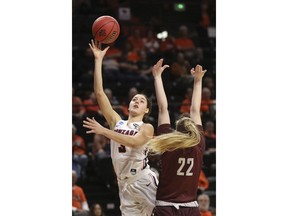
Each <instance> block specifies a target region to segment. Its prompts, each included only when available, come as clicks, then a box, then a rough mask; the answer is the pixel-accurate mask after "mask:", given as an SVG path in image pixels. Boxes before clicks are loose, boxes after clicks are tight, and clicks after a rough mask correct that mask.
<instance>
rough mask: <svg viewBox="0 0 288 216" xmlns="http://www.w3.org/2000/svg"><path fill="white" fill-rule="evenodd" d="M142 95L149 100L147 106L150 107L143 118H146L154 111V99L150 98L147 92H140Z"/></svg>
mask: <svg viewBox="0 0 288 216" xmlns="http://www.w3.org/2000/svg"><path fill="white" fill-rule="evenodd" d="M139 94H140V95H143V96H144V97H145V98H146V100H147V108H148V109H149V111H148V113H145V115H144V117H143V120H146V119H147V117H148V116H149V115H150V113H151V111H152V99H150V98H148V96H147V95H146V94H145V93H143V92H142V93H139Z"/></svg>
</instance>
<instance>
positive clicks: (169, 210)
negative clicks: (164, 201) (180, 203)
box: [153, 206, 200, 216]
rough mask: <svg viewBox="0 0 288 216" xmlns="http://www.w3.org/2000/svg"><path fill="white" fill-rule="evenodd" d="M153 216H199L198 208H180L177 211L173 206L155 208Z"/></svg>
mask: <svg viewBox="0 0 288 216" xmlns="http://www.w3.org/2000/svg"><path fill="white" fill-rule="evenodd" d="M153 213H154V216H200V211H199V208H198V207H180V208H179V209H178V210H177V209H176V208H175V207H174V206H156V207H155V208H154V212H153Z"/></svg>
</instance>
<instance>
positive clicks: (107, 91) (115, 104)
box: [104, 88, 122, 115]
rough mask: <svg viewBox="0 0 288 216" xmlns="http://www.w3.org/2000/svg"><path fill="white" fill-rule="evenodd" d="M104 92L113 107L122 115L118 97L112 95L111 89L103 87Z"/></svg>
mask: <svg viewBox="0 0 288 216" xmlns="http://www.w3.org/2000/svg"><path fill="white" fill-rule="evenodd" d="M104 92H105V94H106V95H107V97H108V100H109V101H110V103H111V105H112V107H113V109H114V110H115V111H116V112H117V113H118V114H120V115H122V105H121V104H120V103H119V101H118V99H117V98H116V97H114V95H113V91H112V90H111V89H110V88H105V89H104Z"/></svg>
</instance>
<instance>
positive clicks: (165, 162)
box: [156, 124, 205, 203]
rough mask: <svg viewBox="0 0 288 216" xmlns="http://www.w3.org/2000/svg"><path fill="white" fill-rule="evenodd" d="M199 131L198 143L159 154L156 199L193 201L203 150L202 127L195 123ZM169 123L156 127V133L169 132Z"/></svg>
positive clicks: (176, 201)
mask: <svg viewBox="0 0 288 216" xmlns="http://www.w3.org/2000/svg"><path fill="white" fill-rule="evenodd" d="M197 127H198V129H199V130H200V132H201V140H200V143H199V144H198V145H196V146H194V147H191V148H185V149H177V150H175V151H171V152H165V153H163V154H162V155H161V158H160V160H161V169H160V175H159V185H158V189H157V195H156V199H157V200H162V201H166V202H174V203H185V202H191V201H195V200H196V197H197V188H198V180H199V175H200V171H201V168H202V162H203V152H204V151H205V138H204V135H203V128H202V126H201V125H197ZM170 132H171V128H170V124H163V125H160V126H159V127H158V131H157V133H158V135H161V134H164V133H170Z"/></svg>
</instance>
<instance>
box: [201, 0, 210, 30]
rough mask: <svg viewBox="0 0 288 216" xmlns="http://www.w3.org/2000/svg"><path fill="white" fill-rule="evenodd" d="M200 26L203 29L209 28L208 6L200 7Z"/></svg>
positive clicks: (205, 4) (203, 4) (204, 4)
mask: <svg viewBox="0 0 288 216" xmlns="http://www.w3.org/2000/svg"><path fill="white" fill-rule="evenodd" d="M200 26H202V27H203V28H208V27H209V26H210V17H209V13H208V4H207V3H202V5H201V21H200Z"/></svg>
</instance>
